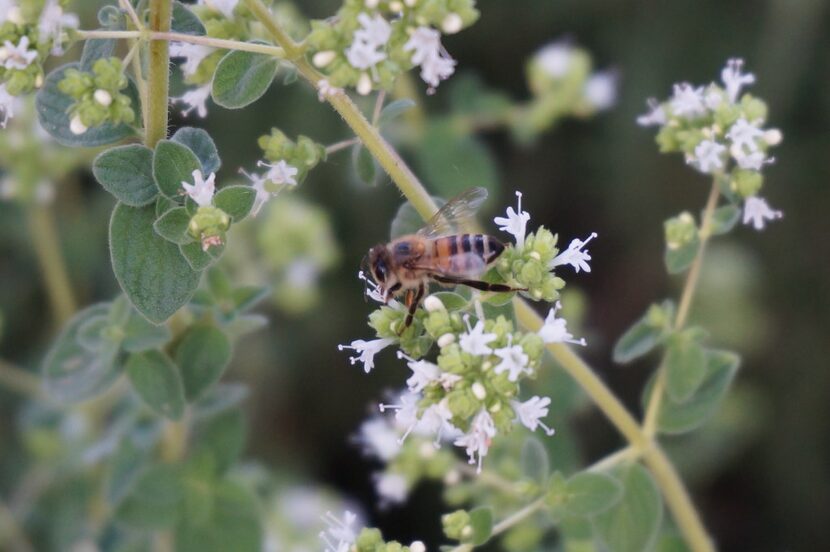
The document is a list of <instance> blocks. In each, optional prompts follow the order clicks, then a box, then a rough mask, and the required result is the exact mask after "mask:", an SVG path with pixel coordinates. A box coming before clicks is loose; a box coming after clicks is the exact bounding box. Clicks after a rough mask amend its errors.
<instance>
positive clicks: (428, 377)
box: [398, 351, 441, 393]
mask: <svg viewBox="0 0 830 552" xmlns="http://www.w3.org/2000/svg"><path fill="white" fill-rule="evenodd" d="M398 358H400V359H406V360H407V361H408V362H407V363H406V365H407V366H409V369H410V370H412V375H411V376H410V377H409V379H407V380H406V386H407V387H408V388H409V390H410V391H412V392H413V393H420V392H421V391H423V390H424V387H426V386H427V385H429V384H430V383H432V382H433V381H437V380H438V377H439V376H440V375H441V369H440V368H438V365H437V364H433V363H432V362H428V361H426V360H415V359H414V358H412V357H409V356H407V355H406V354H404V353H403V352H401V351H398Z"/></svg>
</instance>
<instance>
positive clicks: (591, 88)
mask: <svg viewBox="0 0 830 552" xmlns="http://www.w3.org/2000/svg"><path fill="white" fill-rule="evenodd" d="M618 80H619V75H618V73H617V72H616V71H601V72H599V73H594V74H593V75H591V77H590V78H589V79H588V81H587V82H586V83H585V89H584V90H583V92H582V94H583V96H584V97H585V100H586V101H587V102H588V103H589V104H590V105H591V106H593V107H594V109H596V110H597V111H604V110H606V109H609V108H611V107H613V106H614V104H615V103H617V81H618Z"/></svg>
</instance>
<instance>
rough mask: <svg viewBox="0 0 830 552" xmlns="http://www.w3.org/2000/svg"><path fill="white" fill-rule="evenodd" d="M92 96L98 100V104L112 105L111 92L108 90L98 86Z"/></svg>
mask: <svg viewBox="0 0 830 552" xmlns="http://www.w3.org/2000/svg"><path fill="white" fill-rule="evenodd" d="M92 97H93V98H95V101H96V102H98V103H99V104H100V105H103V106H104V107H109V106H110V105H112V94H110V93H109V91H108V90H104V89H103V88H99V89H98V90H96V91H95V93H94V94H93V95H92Z"/></svg>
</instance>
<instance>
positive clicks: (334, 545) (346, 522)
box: [320, 510, 427, 552]
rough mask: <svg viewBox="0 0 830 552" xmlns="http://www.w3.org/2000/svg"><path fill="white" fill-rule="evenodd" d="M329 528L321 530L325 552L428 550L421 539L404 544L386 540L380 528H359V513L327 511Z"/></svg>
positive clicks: (418, 551) (417, 551)
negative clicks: (336, 513) (338, 514)
mask: <svg viewBox="0 0 830 552" xmlns="http://www.w3.org/2000/svg"><path fill="white" fill-rule="evenodd" d="M323 521H324V522H325V523H326V525H327V528H326V529H325V530H324V531H321V532H320V539H321V540H322V541H323V544H324V548H323V550H324V551H325V552H350V551H356V552H426V549H427V548H426V546H425V545H424V543H423V542H421V541H413V542H412V543H411V544H410V545H409V546H404V545H402V544H401V543H399V542H397V541H389V542H387V541H384V540H383V535H382V534H381V532H380V531H379V530H378V529H370V528H366V527H364V528H362V529H361V528H359V523H358V519H357V515H356V514H354V513H352V512H350V511H348V510H347V511H345V512H344V513H343V517H342V518H340V517H337V516H335V515H334V514H332V513H331V512H327V513H326V515H325V516H324V517H323Z"/></svg>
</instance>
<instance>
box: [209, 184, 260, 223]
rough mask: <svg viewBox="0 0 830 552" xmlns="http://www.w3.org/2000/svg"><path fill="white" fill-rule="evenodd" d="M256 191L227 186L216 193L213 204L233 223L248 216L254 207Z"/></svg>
mask: <svg viewBox="0 0 830 552" xmlns="http://www.w3.org/2000/svg"><path fill="white" fill-rule="evenodd" d="M255 198H256V191H255V190H254V189H253V188H251V187H250V186H228V187H226V188H222V189H221V190H219V192H217V194H216V195H215V196H214V198H213V204H214V205H216V207H218V208H219V209H222V211H224V212H225V213H227V214H228V215H229V216H230V217H231V219H233V222H239V221H241V220H242V219H244V218H245V217H247V216H248V213H250V212H251V208H252V207H253V206H254V199H255Z"/></svg>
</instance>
